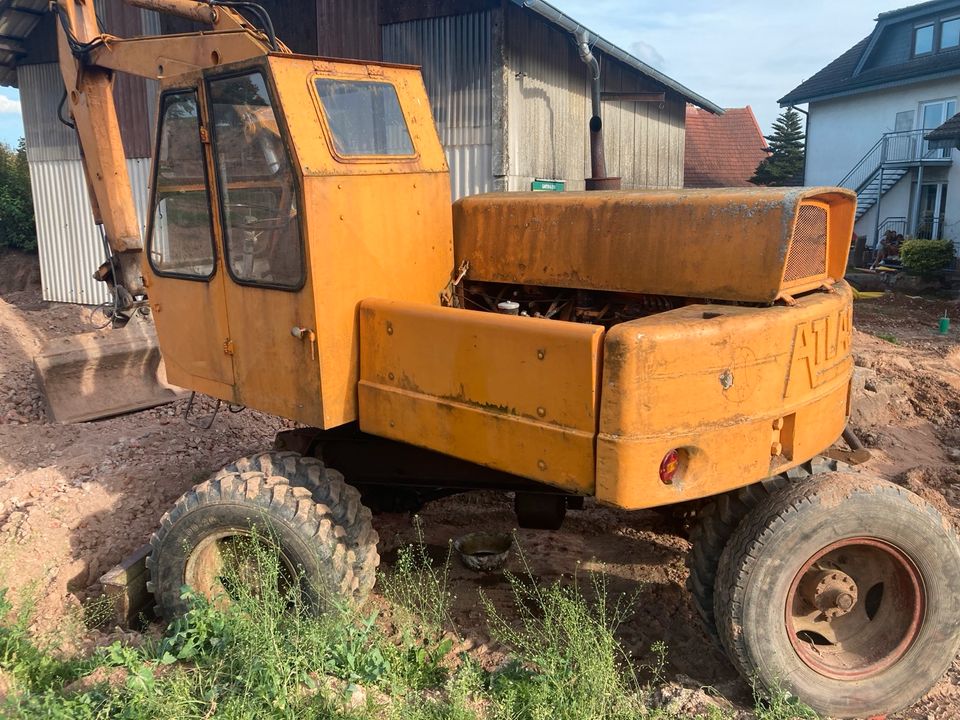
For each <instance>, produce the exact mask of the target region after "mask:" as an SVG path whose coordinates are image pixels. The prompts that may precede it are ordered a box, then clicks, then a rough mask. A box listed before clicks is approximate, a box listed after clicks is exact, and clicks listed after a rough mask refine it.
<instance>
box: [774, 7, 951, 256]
mask: <svg viewBox="0 0 960 720" xmlns="http://www.w3.org/2000/svg"><path fill="white" fill-rule="evenodd" d="M876 23H877V24H876V27H875V28H874V30H873V32H872V33H871V34H870V35H869V36H867V37H866V38H864V39H863V40H861V41H860V42H859V43H857V44H856V45H855V46H854V47H852V48H850V49H849V50H848V51H847V52H845V53H844V54H843V55H841V56H840V57H839V58H837V59H836V60H834V61H833V62H832V63H830V64H829V65H827V66H826V67H825V68H823V69H822V70H820V72H818V73H817V74H815V75H814V76H813V77H811V78H810V79H808V80H806V81H805V82H803V83H802V84H801V85H800V86H799V87H797V88H795V89H794V90H792V91H790V92H789V93H788V94H787V95H786V96H784V97H783V98H782V99H781V100H780V105H781V106H783V107H786V106H796V105H801V104H804V103H806V104H807V105H808V117H807V157H806V172H805V184H807V185H842V186H844V187H849V188H852V189H853V190H856V191H857V192H858V193H859V195H860V201H859V204H858V207H857V225H856V231H857V233H858V234H859V235H865V236H866V237H867V239H868V245H870V246H873V245H874V244H875V243H876V242H877V238H879V237H882V235H883V233H884V232H885V231H886V230H888V229H894V230H896V231H897V232H900V233H903V234H904V235H908V236H914V237H936V238H940V237H945V238H949V239H951V240H953V242H954V244H955V245H957V247H958V249H960V152H958V151H957V150H956V149H940V148H939V147H937V146H931V144H930V143H929V142H928V141H926V140H925V139H924V135H926V134H927V133H929V132H930V131H931V130H933V129H935V128H937V127H939V126H941V125H942V124H943V123H944V122H946V121H947V120H948V119H949V118H951V117H952V116H953V115H954V114H956V112H957V109H958V107H957V100H958V96H960V0H933V2H924V3H920V4H919V5H913V6H910V7H906V8H902V9H899V10H892V11H890V12H884V13H880V15H879V16H878V17H877V19H876Z"/></svg>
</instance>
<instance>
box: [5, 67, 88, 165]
mask: <svg viewBox="0 0 960 720" xmlns="http://www.w3.org/2000/svg"><path fill="white" fill-rule="evenodd" d="M18 76H19V79H20V108H21V111H22V113H23V129H24V133H25V139H26V142H27V159H28V160H30V161H31V162H35V161H36V162H40V161H51V160H79V159H80V147H79V145H77V135H76V133H75V132H74V131H73V130H72V129H70V128H69V127H67V126H66V125H64V124H63V123H62V122H60V120H59V119H58V118H57V108H58V107H59V106H60V100H61V98H62V97H63V78H62V77H61V76H60V69H59V67H58V66H57V65H56V63H44V64H43V65H21V66H20V68H19V70H18Z"/></svg>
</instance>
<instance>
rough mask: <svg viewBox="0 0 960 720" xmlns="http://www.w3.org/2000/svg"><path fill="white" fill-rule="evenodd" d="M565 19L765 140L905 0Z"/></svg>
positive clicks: (763, 2)
mask: <svg viewBox="0 0 960 720" xmlns="http://www.w3.org/2000/svg"><path fill="white" fill-rule="evenodd" d="M551 2H552V4H553V5H555V6H557V7H558V8H559V9H560V10H562V11H563V12H565V13H566V14H567V15H570V16H571V17H573V18H575V19H576V20H578V21H579V22H582V23H583V24H584V25H585V26H586V27H588V28H590V29H591V30H593V31H594V32H597V33H599V34H600V35H601V36H603V37H604V38H606V39H607V40H609V41H610V42H612V43H614V44H615V45H619V46H620V47H621V48H623V49H624V50H627V51H628V52H631V53H632V54H634V55H636V56H637V57H639V58H640V59H641V60H643V61H645V62H647V63H648V64H650V65H652V66H653V67H655V68H657V69H658V70H660V71H662V72H664V73H666V74H667V75H669V76H670V77H672V78H673V79H674V80H677V81H678V82H680V83H682V84H684V85H686V86H687V87H688V88H690V89H691V90H693V91H694V92H696V93H698V94H700V95H702V96H703V97H705V98H707V99H708V100H711V101H713V102H715V103H717V104H718V105H721V106H722V107H743V106H744V105H750V106H751V107H752V108H753V112H754V114H756V116H757V120H758V121H759V122H760V128H761V129H762V130H763V132H764V133H765V134H767V133H769V131H770V126H771V124H772V123H773V121H774V120H775V119H776V117H777V115H778V114H779V113H780V108H779V106H778V105H777V99H778V98H781V97H783V96H784V95H786V94H787V93H788V92H789V91H790V90H792V89H793V88H794V87H796V86H797V85H799V84H800V83H801V82H802V81H803V80H804V79H806V78H809V77H810V76H811V75H813V74H814V73H816V72H817V71H818V70H820V69H821V68H822V67H824V66H825V65H826V64H827V63H829V62H830V61H831V60H834V59H835V58H837V57H839V56H840V55H841V54H842V53H843V52H844V51H846V50H848V49H849V48H850V47H852V46H853V45H855V44H856V43H857V42H858V41H860V40H861V39H863V38H864V37H866V36H867V35H869V34H870V32H871V30H872V29H873V26H874V22H873V20H874V18H876V16H877V13H879V12H882V11H885V10H893V9H895V8H898V7H903V6H905V5H910V4H912V3H911V2H910V0H870V1H868V0H804V1H803V2H797V1H796V0H791V1H789V2H785V1H778V0H725V1H723V2H718V1H717V0H670V1H669V2H664V1H663V0H551ZM22 135H23V123H22V121H21V118H20V101H19V99H18V95H17V91H16V90H14V89H12V88H0V141H2V142H5V143H7V144H10V145H16V143H17V141H18V140H19V139H20V137H21V136H22Z"/></svg>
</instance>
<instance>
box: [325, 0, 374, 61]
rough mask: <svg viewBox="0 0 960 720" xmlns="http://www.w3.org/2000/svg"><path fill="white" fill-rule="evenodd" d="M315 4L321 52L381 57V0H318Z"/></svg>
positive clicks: (369, 58) (362, 58)
mask: <svg viewBox="0 0 960 720" xmlns="http://www.w3.org/2000/svg"><path fill="white" fill-rule="evenodd" d="M316 5H317V15H316V18H317V37H318V40H317V45H318V48H317V50H315V52H316V53H317V54H318V55H322V56H324V57H340V58H358V59H361V60H380V59H381V46H380V21H379V14H380V13H379V7H380V3H379V0H317V3H316Z"/></svg>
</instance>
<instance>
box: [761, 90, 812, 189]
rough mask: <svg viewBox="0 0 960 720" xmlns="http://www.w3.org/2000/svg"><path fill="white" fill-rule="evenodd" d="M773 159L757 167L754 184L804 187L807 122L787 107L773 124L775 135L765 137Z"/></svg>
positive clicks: (764, 161) (767, 158)
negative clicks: (804, 123) (805, 124)
mask: <svg viewBox="0 0 960 720" xmlns="http://www.w3.org/2000/svg"><path fill="white" fill-rule="evenodd" d="M765 137H766V138H767V140H768V141H769V143H770V156H769V157H765V158H764V159H763V160H761V161H760V164H759V165H757V169H756V170H755V171H754V173H753V177H752V178H750V182H752V183H753V184H754V185H770V186H773V187H787V186H792V185H802V184H803V153H804V145H803V141H804V139H805V135H804V133H803V122H802V121H801V119H800V113H798V112H797V111H796V110H794V109H793V108H787V109H786V110H784V111H783V112H782V113H780V117H778V118H777V119H776V121H775V122H774V123H773V134H772V135H766V136H765Z"/></svg>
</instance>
